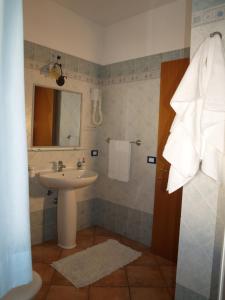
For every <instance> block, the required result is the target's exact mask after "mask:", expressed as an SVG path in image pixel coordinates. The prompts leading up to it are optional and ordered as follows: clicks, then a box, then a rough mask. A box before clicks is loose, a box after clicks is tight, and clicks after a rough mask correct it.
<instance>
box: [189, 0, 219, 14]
mask: <svg viewBox="0 0 225 300" xmlns="http://www.w3.org/2000/svg"><path fill="white" fill-rule="evenodd" d="M220 4H225V0H192V11H193V12H196V11H200V10H204V9H207V8H212V7H214V6H217V5H220Z"/></svg>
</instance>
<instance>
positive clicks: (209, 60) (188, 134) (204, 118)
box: [163, 35, 225, 193]
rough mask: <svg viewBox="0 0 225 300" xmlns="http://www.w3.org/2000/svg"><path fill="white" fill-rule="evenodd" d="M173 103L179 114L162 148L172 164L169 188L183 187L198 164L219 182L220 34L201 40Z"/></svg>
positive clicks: (224, 113)
mask: <svg viewBox="0 0 225 300" xmlns="http://www.w3.org/2000/svg"><path fill="white" fill-rule="evenodd" d="M170 104H171V106H172V108H173V109H174V111H175V112H176V117H175V119H174V122H173V124H172V127H171V130H170V136H169V138H168V140H167V143H166V146H165V148H164V152H163V156H164V157H165V159H166V160H167V161H169V162H170V164H171V167H170V173H169V180H168V186H167V190H168V191H169V193H172V192H173V191H175V190H177V189H178V188H180V187H182V186H183V185H184V184H186V183H187V182H188V181H190V180H191V179H192V178H193V177H194V176H195V174H196V173H197V171H198V170H199V168H201V170H202V171H203V172H204V173H205V174H206V175H208V176H210V177H211V178H213V179H214V180H216V181H217V182H218V183H219V182H220V181H221V180H222V160H223V155H224V152H225V151H224V132H225V59H224V49H223V46H222V42H221V39H220V37H219V36H218V35H216V36H214V37H213V38H207V39H206V40H205V41H204V42H203V43H202V45H201V46H200V48H199V49H198V51H197V53H196V54H195V56H194V58H193V60H192V62H191V64H190V66H189V68H188V69H187V71H186V73H185V75H184V77H183V79H182V81H181V83H180V85H179V87H178V89H177V90H176V92H175V94H174V96H173V98H172V100H171V103H170Z"/></svg>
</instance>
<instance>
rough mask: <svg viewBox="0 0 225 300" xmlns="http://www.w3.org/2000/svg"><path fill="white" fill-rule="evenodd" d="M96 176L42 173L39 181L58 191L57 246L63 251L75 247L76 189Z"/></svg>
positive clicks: (69, 171) (68, 171)
mask: <svg viewBox="0 0 225 300" xmlns="http://www.w3.org/2000/svg"><path fill="white" fill-rule="evenodd" d="M97 177H98V174H97V173H96V172H94V171H90V170H76V169H65V170H63V171H62V172H53V171H52V172H48V171H43V172H40V173H38V178H39V181H40V183H41V184H42V185H44V186H45V187H47V188H49V189H57V190H59V194H58V207H57V229H58V245H59V246H60V247H62V248H65V249H71V248H74V247H76V232H77V201H76V200H77V199H76V189H79V188H82V187H85V186H88V185H90V184H92V183H93V182H95V181H96V179H97Z"/></svg>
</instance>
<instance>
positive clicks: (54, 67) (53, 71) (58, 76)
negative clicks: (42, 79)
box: [40, 55, 67, 86]
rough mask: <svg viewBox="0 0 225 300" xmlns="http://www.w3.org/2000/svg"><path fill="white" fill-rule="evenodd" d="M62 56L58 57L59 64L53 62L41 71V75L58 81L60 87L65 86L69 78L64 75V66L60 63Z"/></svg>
mask: <svg viewBox="0 0 225 300" xmlns="http://www.w3.org/2000/svg"><path fill="white" fill-rule="evenodd" d="M60 59H61V56H59V55H58V56H57V62H54V63H53V62H51V63H49V64H47V65H45V66H43V67H42V68H41V70H40V72H41V74H44V75H45V76H50V77H52V78H54V79H55V80H56V83H57V84H58V85H59V86H63V85H64V83H65V79H66V78H67V76H65V75H63V71H62V64H61V63H60Z"/></svg>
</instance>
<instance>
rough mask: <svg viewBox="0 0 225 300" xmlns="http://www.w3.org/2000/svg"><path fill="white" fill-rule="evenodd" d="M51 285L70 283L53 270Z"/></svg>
mask: <svg viewBox="0 0 225 300" xmlns="http://www.w3.org/2000/svg"><path fill="white" fill-rule="evenodd" d="M52 285H72V283H71V282H70V281H69V280H67V279H66V278H65V277H64V276H63V275H62V274H60V273H59V272H57V271H55V272H54V274H53V277H52Z"/></svg>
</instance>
